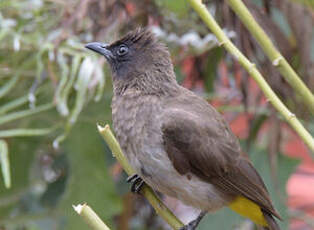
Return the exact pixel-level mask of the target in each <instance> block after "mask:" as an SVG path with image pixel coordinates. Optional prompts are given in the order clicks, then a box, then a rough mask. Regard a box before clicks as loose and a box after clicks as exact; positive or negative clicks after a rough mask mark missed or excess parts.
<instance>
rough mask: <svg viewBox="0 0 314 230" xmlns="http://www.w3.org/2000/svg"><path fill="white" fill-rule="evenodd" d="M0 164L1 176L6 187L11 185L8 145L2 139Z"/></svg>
mask: <svg viewBox="0 0 314 230" xmlns="http://www.w3.org/2000/svg"><path fill="white" fill-rule="evenodd" d="M0 164H1V169H2V176H3V180H4V185H5V187H6V188H10V187H11V173H10V161H9V150H8V145H7V143H6V142H5V141H4V140H0Z"/></svg>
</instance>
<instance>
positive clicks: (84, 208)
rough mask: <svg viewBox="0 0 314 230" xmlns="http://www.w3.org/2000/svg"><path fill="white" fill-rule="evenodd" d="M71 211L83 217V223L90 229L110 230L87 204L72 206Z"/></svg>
mask: <svg viewBox="0 0 314 230" xmlns="http://www.w3.org/2000/svg"><path fill="white" fill-rule="evenodd" d="M72 207H73V209H74V210H75V211H76V212H77V214H79V215H80V216H81V217H83V219H84V221H85V222H86V223H87V224H88V225H89V226H90V227H91V229H93V230H110V228H108V227H107V225H106V224H105V223H104V222H103V221H102V220H101V219H100V218H99V216H98V215H97V214H96V213H95V212H94V210H93V209H91V207H89V206H88V205H87V204H83V205H81V204H78V205H77V206H75V205H72Z"/></svg>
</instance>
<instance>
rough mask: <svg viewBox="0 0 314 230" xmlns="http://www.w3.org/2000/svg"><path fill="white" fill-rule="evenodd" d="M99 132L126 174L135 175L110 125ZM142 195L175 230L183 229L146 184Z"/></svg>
mask: <svg viewBox="0 0 314 230" xmlns="http://www.w3.org/2000/svg"><path fill="white" fill-rule="evenodd" d="M97 127H98V131H99V132H100V134H101V135H102V137H103V138H104V140H105V141H106V142H107V144H108V146H109V148H110V149H111V151H112V153H113V156H114V157H116V158H117V160H118V162H119V163H120V164H121V166H122V167H123V169H124V170H125V171H126V173H127V174H128V175H129V176H131V175H133V174H134V173H135V171H134V169H133V168H132V167H131V166H130V165H129V163H128V161H127V159H126V158H125V156H124V154H123V153H122V150H121V148H120V145H119V143H118V141H117V140H116V139H115V137H114V135H113V133H112V132H111V130H110V127H109V125H106V126H105V127H102V126H100V125H98V126H97ZM140 193H141V194H142V195H143V196H145V197H146V199H147V200H148V201H149V203H150V204H151V205H152V206H153V207H154V209H155V210H156V212H157V214H158V215H159V216H161V217H162V218H163V219H164V220H165V221H166V222H167V223H168V224H169V225H170V226H171V227H172V228H173V229H179V228H181V227H183V223H182V222H181V221H180V220H178V218H177V217H176V216H175V215H174V214H173V213H172V212H171V211H170V210H169V209H168V208H167V207H166V206H165V205H164V204H163V203H162V202H161V201H160V200H159V198H158V197H157V196H156V195H155V193H154V191H153V190H152V189H151V188H150V187H149V186H147V185H146V184H145V185H144V186H143V187H142V188H141V191H140Z"/></svg>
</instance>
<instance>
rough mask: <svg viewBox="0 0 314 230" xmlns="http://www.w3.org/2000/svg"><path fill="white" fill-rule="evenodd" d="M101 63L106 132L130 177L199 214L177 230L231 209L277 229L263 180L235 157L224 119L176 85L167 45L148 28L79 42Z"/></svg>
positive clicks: (240, 157) (135, 185)
mask: <svg viewBox="0 0 314 230" xmlns="http://www.w3.org/2000/svg"><path fill="white" fill-rule="evenodd" d="M86 48H88V49H91V50H93V51H95V52H97V53H99V54H101V55H103V56H105V58H106V59H107V61H108V62H109V64H110V67H111V72H112V79H113V93H114V95H113V99H112V105H111V106H112V118H113V128H114V131H115V133H116V136H117V139H118V141H119V143H120V145H121V148H122V150H123V152H124V153H125V154H126V156H127V158H128V160H129V162H130V164H131V166H132V167H133V168H134V169H135V171H136V172H137V175H134V176H133V177H131V178H129V180H130V181H132V182H133V185H132V188H133V190H135V191H138V190H139V189H140V187H141V185H142V184H143V181H144V182H145V183H147V184H148V185H150V186H151V187H152V188H153V189H155V190H157V191H159V192H161V193H164V194H166V195H169V196H172V197H176V198H177V199H179V200H181V201H183V202H184V203H186V204H187V205H190V206H193V207H196V208H198V209H200V210H202V212H201V214H200V215H199V217H198V218H197V219H195V220H193V221H192V222H190V223H189V224H188V225H185V226H184V227H183V228H181V230H192V229H196V226H197V225H198V223H199V222H200V220H201V219H202V217H203V216H204V215H205V214H206V213H207V212H212V211H215V210H218V209H220V208H222V207H224V206H228V207H230V208H231V209H232V210H234V211H235V212H237V213H239V214H240V215H242V216H244V217H247V218H249V219H251V220H252V221H253V222H255V223H256V224H258V225H261V226H263V227H264V229H268V230H279V229H280V228H279V226H278V224H277V223H276V221H275V219H274V217H277V218H279V219H280V215H279V214H278V212H277V211H276V210H275V209H274V206H273V204H272V202H271V200H270V197H269V194H268V192H267V189H266V187H265V185H264V182H263V180H262V179H261V177H260V176H259V174H258V173H257V171H256V170H255V169H254V167H253V165H252V164H251V162H250V161H249V159H247V158H246V157H245V156H244V155H242V154H241V149H240V145H239V142H238V140H237V138H236V137H235V135H234V134H233V133H232V132H231V130H230V128H229V127H228V125H227V123H226V122H225V120H224V119H223V117H222V116H221V115H220V114H219V113H218V112H217V111H216V110H215V109H214V108H213V107H212V106H211V105H210V104H208V102H206V101H205V100H204V99H202V98H201V97H199V96H197V95H195V94H194V93H193V92H191V91H189V90H187V89H185V88H183V87H181V86H180V85H179V84H178V83H177V81H176V77H175V73H174V71H173V65H172V63H171V59H170V54H169V51H168V49H167V47H166V46H165V45H164V44H162V43H161V42H159V41H158V40H157V39H156V37H155V36H154V35H153V34H152V33H151V32H150V31H149V30H147V29H137V30H135V31H131V32H129V33H128V34H127V35H126V36H124V37H123V38H122V39H120V40H118V41H115V42H113V43H112V44H110V45H109V44H105V43H99V42H92V43H89V44H87V45H86Z"/></svg>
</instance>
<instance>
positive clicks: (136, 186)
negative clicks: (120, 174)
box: [126, 174, 145, 193]
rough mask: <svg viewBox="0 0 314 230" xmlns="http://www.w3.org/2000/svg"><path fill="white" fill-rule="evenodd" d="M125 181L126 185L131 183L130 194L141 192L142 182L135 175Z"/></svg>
mask: <svg viewBox="0 0 314 230" xmlns="http://www.w3.org/2000/svg"><path fill="white" fill-rule="evenodd" d="M126 181H127V182H128V183H132V185H131V192H133V193H139V192H140V191H141V188H142V187H143V185H144V184H145V182H144V180H143V179H142V178H141V177H140V176H139V175H137V174H134V175H132V176H129V177H128V178H127V179H126Z"/></svg>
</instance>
